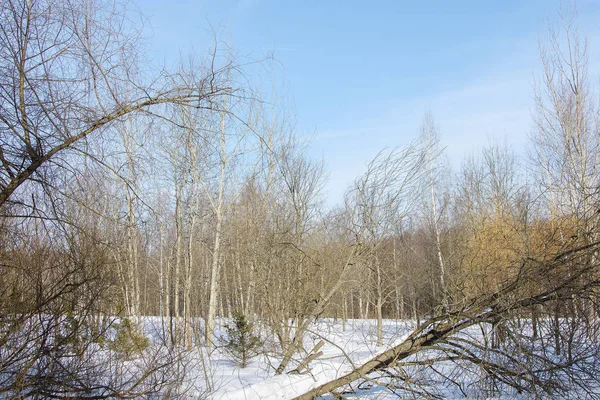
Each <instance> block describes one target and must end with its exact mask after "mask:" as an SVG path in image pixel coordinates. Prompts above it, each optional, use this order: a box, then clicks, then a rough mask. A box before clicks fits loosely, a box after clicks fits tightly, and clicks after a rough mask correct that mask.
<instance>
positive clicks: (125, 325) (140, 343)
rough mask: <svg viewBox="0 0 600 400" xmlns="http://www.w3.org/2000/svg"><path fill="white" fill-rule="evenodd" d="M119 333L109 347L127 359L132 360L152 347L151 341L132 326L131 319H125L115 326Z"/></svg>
mask: <svg viewBox="0 0 600 400" xmlns="http://www.w3.org/2000/svg"><path fill="white" fill-rule="evenodd" d="M115 329H116V331H117V333H116V335H115V338H114V339H113V340H112V341H110V343H109V345H108V347H109V348H110V349H111V350H113V351H115V352H117V353H120V354H122V355H124V356H125V358H131V357H132V356H133V355H135V354H139V353H141V352H142V351H144V350H145V349H146V348H147V347H148V346H150V340H149V339H148V338H147V337H146V336H144V335H143V334H142V333H141V332H139V330H138V329H137V328H136V327H135V326H133V325H132V324H131V321H130V320H129V318H123V320H121V322H120V323H118V324H116V325H115Z"/></svg>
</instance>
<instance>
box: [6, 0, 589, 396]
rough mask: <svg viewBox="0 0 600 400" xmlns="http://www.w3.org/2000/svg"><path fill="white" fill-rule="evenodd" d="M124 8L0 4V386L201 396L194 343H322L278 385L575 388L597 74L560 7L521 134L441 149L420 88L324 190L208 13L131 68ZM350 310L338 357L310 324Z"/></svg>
mask: <svg viewBox="0 0 600 400" xmlns="http://www.w3.org/2000/svg"><path fill="white" fill-rule="evenodd" d="M133 21H134V19H132V18H130V15H129V11H127V7H126V4H124V3H121V2H118V1H117V2H113V1H108V0H94V1H91V0H69V1H54V0H27V1H25V0H7V1H3V2H2V3H1V5H0V43H1V46H0V163H1V166H0V397H3V398H57V399H69V398H72V399H75V398H78V399H80V398H90V399H102V398H226V397H219V396H218V394H219V389H220V386H219V384H218V382H217V380H216V379H215V368H216V366H217V365H220V364H219V363H217V362H216V361H215V360H221V361H223V360H225V361H223V362H231V363H232V365H236V368H238V369H239V370H243V369H244V368H246V367H247V366H249V367H252V366H253V367H252V368H259V369H260V368H262V371H263V373H264V375H265V376H268V377H271V378H273V377H278V376H286V377H287V378H286V379H291V380H294V379H299V378H298V377H302V376H307V375H311V374H314V375H315V376H316V375H318V370H320V369H319V368H320V367H319V368H317V367H315V366H319V365H321V364H319V363H320V362H322V360H323V351H320V348H321V347H322V346H323V345H324V344H325V345H326V346H328V347H326V348H327V349H334V348H336V349H338V350H339V351H340V352H341V353H343V355H344V357H345V358H346V359H347V360H349V361H348V364H347V366H346V367H347V368H345V369H343V368H340V369H339V370H338V371H337V374H329V375H327V374H325V375H327V376H325V375H323V377H322V378H319V379H317V378H315V379H314V380H312V381H310V382H309V383H308V384H306V385H304V386H298V387H299V388H300V389H294V390H292V391H291V392H290V393H287V394H285V396H288V395H289V396H291V397H295V398H298V399H312V398H317V397H319V396H325V397H324V398H345V396H351V395H355V394H358V391H359V390H358V389H357V388H359V387H360V388H364V387H365V384H366V385H367V386H368V387H369V388H371V389H372V388H375V387H379V388H384V392H383V393H388V394H390V395H393V396H396V397H398V398H446V397H447V396H448V394H447V393H448V392H447V390H454V391H456V392H457V393H459V394H460V396H458V397H471V398H487V397H494V396H498V397H502V398H504V396H507V398H586V399H588V398H600V394H599V393H600V381H599V379H600V378H599V377H600V319H599V318H600V259H599V257H600V230H599V226H598V224H599V223H600V174H599V173H600V151H599V150H600V148H599V147H600V114H599V112H600V109H599V104H600V103H599V100H600V97H599V94H600V93H599V92H598V80H597V77H596V76H594V75H593V74H591V71H590V68H589V67H588V64H589V62H588V61H589V59H588V57H589V54H588V43H587V40H586V39H585V37H584V36H583V35H581V34H580V33H578V30H577V24H576V20H575V14H574V12H573V8H572V7H566V11H565V12H564V13H562V14H560V16H559V18H557V19H556V22H555V23H552V24H551V25H550V27H549V30H548V32H547V33H546V34H545V35H544V39H543V40H542V41H541V43H540V50H539V59H540V69H539V71H536V76H537V77H538V79H536V81H535V84H534V85H533V88H532V96H533V97H534V99H535V108H534V109H533V110H532V116H533V121H534V126H533V127H532V133H531V135H530V139H529V145H528V146H529V147H528V151H527V152H526V154H525V153H524V152H518V153H517V152H515V149H513V148H511V147H510V146H508V145H506V144H505V143H503V142H502V141H493V140H492V141H490V143H489V144H488V145H487V146H486V147H484V148H482V149H481V150H480V152H479V153H477V154H473V155H471V156H469V157H466V158H465V159H464V160H462V163H461V164H460V168H459V169H458V171H456V170H453V169H452V168H450V166H449V165H450V163H449V161H448V157H447V155H446V154H445V150H444V146H443V145H442V143H441V132H443V127H440V126H438V125H437V123H436V121H435V116H434V115H433V114H432V113H429V112H426V111H425V110H424V112H423V119H422V125H421V129H420V131H418V132H414V136H413V137H414V139H413V140H412V141H411V142H410V143H409V144H406V145H402V146H396V147H394V146H393V144H391V145H390V147H387V148H384V149H381V151H380V152H379V153H378V154H377V156H376V157H375V158H373V159H372V160H371V161H370V162H369V163H368V164H367V165H366V166H365V168H364V172H363V173H362V174H360V175H359V176H357V177H356V179H355V180H354V183H353V184H352V185H350V186H349V187H348V188H347V190H346V192H345V195H344V198H343V199H342V200H341V201H340V202H339V203H338V204H337V205H336V206H329V205H328V204H329V203H328V202H326V201H325V198H324V195H323V188H324V187H325V185H326V182H327V175H328V172H327V167H326V164H325V162H324V161H322V160H319V159H315V158H314V157H311V156H309V155H308V151H307V149H308V146H309V142H308V141H307V140H306V138H305V136H303V135H299V134H298V132H296V130H295V126H294V125H295V123H294V118H295V116H294V113H293V111H292V110H291V109H289V108H287V106H286V104H287V103H286V101H285V100H284V99H283V98H282V96H280V94H278V93H269V92H265V91H263V90H261V89H260V88H259V85H258V84H256V85H255V84H254V82H253V81H252V79H251V78H252V73H251V72H250V71H251V70H252V69H253V68H256V67H259V68H269V65H270V63H271V62H273V60H271V59H270V58H269V57H265V58H264V59H261V60H252V61H249V60H247V59H244V58H243V57H239V56H237V55H236V52H235V50H234V49H232V48H230V47H229V46H228V45H227V44H226V43H224V42H222V41H220V40H218V39H215V42H214V46H213V47H212V48H210V49H205V50H204V51H201V52H198V54H195V55H193V56H189V57H188V56H187V55H186V56H185V57H183V56H182V61H181V62H180V63H179V64H178V65H177V66H175V67H174V68H164V69H162V70H159V71H156V70H153V69H149V68H147V64H146V63H145V62H144V57H145V54H144V47H143V43H142V39H143V38H142V37H141V33H140V32H141V31H140V30H139V29H138V27H137V26H136V25H135V23H134V22H133ZM357 321H359V322H360V321H363V322H364V321H369V324H370V325H369V327H370V328H369V333H368V335H367V334H365V336H364V337H363V338H362V339H363V340H364V341H365V343H366V342H370V345H372V346H374V348H375V349H376V350H374V351H373V352H372V354H371V355H370V356H368V357H364V358H362V359H360V360H359V361H357V360H356V359H354V361H352V360H351V359H352V356H351V355H350V354H346V350H347V349H346V350H345V349H344V346H345V344H344V342H343V341H339V342H336V341H334V340H326V339H323V338H322V337H318V336H319V335H321V336H323V335H324V332H325V331H327V328H323V326H325V325H323V324H326V325H327V324H329V325H328V326H329V329H337V330H338V331H339V332H346V331H347V329H348V330H351V329H353V328H352V327H353V326H354V328H356V326H357V325H356V323H357ZM400 323H403V324H405V325H403V326H405V327H406V329H405V331H404V333H403V334H400V333H395V334H387V333H389V330H387V331H386V327H388V328H389V327H390V326H392V325H393V324H400ZM353 324H354V325H353ZM319 327H320V328H319ZM332 327H333V328H332ZM319 329H320V330H319ZM319 332H320V333H319ZM386 332H387V333H386ZM386 335H387V336H386ZM315 338H317V339H318V340H316V339H315ZM321 339H323V340H321ZM325 342H327V343H325ZM365 345H366V344H365ZM313 347H314V348H313ZM311 349H312V350H311ZM327 351H329V350H327ZM336 351H337V350H336ZM462 377H468V379H466V378H465V379H466V380H463V379H462ZM277 379H279V378H277ZM435 379H439V380H440V381H441V382H442V383H441V386H432V385H431V384H430V382H431V381H432V380H435ZM223 386H226V385H221V388H222V387H223ZM448 387H454V388H455V389H448ZM363 392H364V390H363ZM367 392H368V391H367ZM378 393H379V392H378ZM453 393H454V392H453ZM363 395H364V396H367V397H368V396H369V393H366V392H365V393H363ZM285 396H284V397H281V398H285ZM296 396H297V397H296ZM327 396H330V397H327ZM331 396H333V397H331ZM510 396H512V397H510ZM291 397H290V398H291ZM248 398H252V397H251V396H248ZM255 398H261V397H260V396H259V397H255ZM372 398H375V397H372ZM377 398H380V397H377Z"/></svg>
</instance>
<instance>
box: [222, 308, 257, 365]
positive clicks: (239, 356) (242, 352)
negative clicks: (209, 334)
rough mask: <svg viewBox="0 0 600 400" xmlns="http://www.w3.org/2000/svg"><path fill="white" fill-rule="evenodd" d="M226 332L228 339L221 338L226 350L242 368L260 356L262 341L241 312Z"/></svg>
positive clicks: (227, 327) (226, 328)
mask: <svg viewBox="0 0 600 400" xmlns="http://www.w3.org/2000/svg"><path fill="white" fill-rule="evenodd" d="M225 330H226V331H227V338H223V337H221V340H222V341H223V342H224V343H225V344H224V348H225V350H226V351H227V353H229V355H230V356H231V357H232V358H233V359H234V360H235V361H236V362H238V363H239V364H240V366H241V367H242V368H246V365H248V360H250V359H251V358H253V357H255V356H257V355H258V354H260V352H261V349H262V345H263V343H262V340H260V338H259V337H258V336H256V335H255V334H254V326H253V324H252V323H251V322H250V321H248V319H247V318H246V316H245V315H244V314H242V313H241V312H238V313H237V314H236V315H235V316H234V317H233V321H232V323H231V324H226V325H225Z"/></svg>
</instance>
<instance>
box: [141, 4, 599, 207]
mask: <svg viewBox="0 0 600 400" xmlns="http://www.w3.org/2000/svg"><path fill="white" fill-rule="evenodd" d="M137 6H138V8H139V9H140V11H142V13H144V14H145V15H146V16H148V17H149V18H150V24H151V26H152V29H151V31H150V30H149V31H148V33H149V34H150V35H151V36H150V37H149V41H150V43H149V44H150V47H151V49H152V51H151V56H152V57H154V58H156V59H159V60H160V59H164V60H165V61H167V63H169V62H171V60H173V62H174V60H175V59H177V58H178V56H179V54H180V52H181V53H186V52H188V51H191V49H192V48H194V49H196V50H198V49H200V50H202V49H203V48H206V47H207V46H210V44H211V35H210V30H211V26H212V27H213V28H214V29H216V30H217V31H218V32H220V35H221V39H222V40H224V41H226V42H228V43H230V44H231V46H232V47H233V49H234V50H235V51H237V52H238V53H239V54H243V55H250V56H251V57H253V58H260V57H261V56H262V55H264V54H266V53H267V52H271V51H272V52H274V54H275V57H276V59H277V60H278V62H280V63H281V68H280V70H279V73H278V75H279V76H278V78H277V79H278V80H279V81H283V82H284V84H285V87H286V90H285V92H286V94H287V96H288V97H289V100H290V101H291V102H292V103H293V104H294V105H295V110H296V111H295V114H296V115H295V118H296V120H297V125H296V129H297V131H298V133H299V134H303V135H313V136H314V138H313V141H312V144H311V148H310V153H311V155H312V156H314V157H322V158H323V159H324V160H325V162H326V163H327V165H328V169H329V171H330V182H329V184H328V185H327V188H326V191H327V193H326V194H327V195H328V197H329V198H328V201H327V202H328V204H334V203H336V202H337V201H339V200H341V197H342V194H343V192H344V190H345V188H346V186H347V185H348V184H349V183H350V182H351V181H352V180H353V179H354V178H355V176H356V175H357V174H359V173H360V172H361V171H362V170H363V169H364V165H365V163H366V162H368V161H369V160H370V159H371V158H372V157H373V156H374V155H375V154H376V153H377V152H378V151H379V150H381V149H382V148H384V147H386V146H395V145H401V144H403V143H407V142H408V141H410V140H411V139H413V138H414V137H416V136H417V135H418V132H419V126H420V123H421V120H422V118H423V116H424V114H425V113H426V112H428V111H429V112H431V113H432V114H433V116H434V118H435V120H436V122H437V124H438V125H439V127H440V130H441V135H442V143H443V144H444V145H445V146H446V149H447V154H448V157H449V159H450V160H451V165H453V166H454V167H457V166H459V165H460V160H461V159H462V157H464V155H466V154H469V153H471V152H475V151H477V149H478V148H480V147H481V146H483V145H484V144H485V143H487V141H488V140H489V138H496V139H500V140H506V142H507V143H508V144H509V145H511V146H512V147H513V148H514V149H515V150H516V151H517V152H520V153H523V152H524V148H525V146H526V143H527V136H528V135H529V133H530V131H531V128H532V122H531V110H532V100H533V89H532V87H533V82H534V78H535V76H536V75H537V74H538V73H539V72H540V64H539V58H538V39H539V38H543V37H544V35H545V34H546V32H547V26H548V22H549V21H556V20H557V14H558V10H559V8H560V2H559V1H558V0H531V1H527V0H525V1H516V0H506V1H484V0H479V1H460V0H455V1H441V0H440V1H412V2H408V1H371V2H364V1H360V2H359V1H310V0H305V1H275V0H240V1H206V0H205V1H198V0H196V1H194V0H185V1H183V0H182V1H179V0H172V1H159V0H138V1H137ZM577 8H578V25H579V28H580V31H581V33H583V34H585V35H587V36H588V38H589V39H590V45H591V46H590V67H591V71H590V72H591V76H593V77H594V79H596V80H597V78H596V76H597V73H598V67H600V56H599V55H598V51H597V50H598V49H599V48H600V47H599V46H600V27H599V26H598V23H597V22H598V21H599V19H598V17H600V2H599V1H594V0H580V1H579V2H578V3H577Z"/></svg>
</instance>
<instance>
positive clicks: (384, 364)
mask: <svg viewBox="0 0 600 400" xmlns="http://www.w3.org/2000/svg"><path fill="white" fill-rule="evenodd" d="M598 246H599V243H598V242H596V243H593V244H591V245H587V246H582V247H579V248H576V249H572V250H568V251H565V252H563V253H561V254H559V255H557V256H555V257H553V258H552V259H551V260H547V261H544V262H539V261H535V260H531V259H530V260H526V261H524V262H523V264H522V265H521V268H520V271H519V273H518V275H517V276H516V277H514V278H513V279H512V280H511V281H510V282H507V283H506V284H505V285H504V286H503V287H502V288H501V289H500V290H498V291H497V292H495V293H493V294H488V295H484V296H479V297H477V298H475V299H472V300H471V301H470V302H469V305H468V306H465V307H463V308H462V309H461V310H460V311H454V312H447V313H445V314H443V315H440V316H438V317H434V318H431V319H429V320H428V321H426V322H425V323H424V324H422V325H421V326H420V327H419V328H417V329H416V330H415V331H414V332H413V333H412V334H410V336H409V337H408V338H407V339H405V340H404V341H402V343H400V344H398V345H396V346H394V347H392V348H391V349H389V350H387V351H385V352H383V353H381V354H379V355H377V356H376V357H374V358H372V359H370V360H369V361H367V362H366V363H364V364H363V365H361V366H359V367H357V368H355V369H353V370H352V371H351V372H349V373H348V374H346V375H344V376H342V377H339V378H337V379H334V380H332V381H330V382H327V383H325V384H323V385H321V386H318V387H316V388H314V389H312V390H310V391H309V392H306V393H304V394H302V395H300V396H297V397H295V398H294V400H309V399H315V398H317V397H318V396H321V395H323V394H326V393H333V392H334V391H335V390H336V389H339V388H341V387H343V386H345V385H348V384H350V383H352V382H354V381H356V380H358V379H361V378H365V377H367V376H368V375H369V374H371V373H373V372H377V371H382V370H385V369H386V368H388V367H393V366H394V365H395V364H397V363H399V362H400V361H402V360H405V359H407V358H408V357H410V356H411V355H414V354H416V353H418V352H421V351H424V350H427V349H430V348H431V347H432V346H435V345H436V344H439V343H443V342H444V341H445V340H446V339H447V338H449V337H450V336H452V335H454V334H455V333H457V332H459V331H462V330H464V329H466V328H468V327H470V326H474V325H479V324H484V323H489V324H492V325H495V324H497V323H498V321H500V320H501V319H502V318H504V317H506V316H507V315H509V314H510V313H511V312H512V313H514V312H516V311H517V312H518V311H521V310H527V309H530V308H531V307H532V306H533V305H540V304H545V303H547V302H550V301H567V300H572V299H573V296H574V295H582V296H583V295H584V294H585V293H589V292H590V291H593V290H595V289H596V288H597V287H599V286H600V281H599V280H598V279H589V277H590V276H594V277H596V278H597V277H598V274H597V273H598V271H597V270H598V264H597V262H595V261H594V259H593V258H591V257H590V252H594V251H597V249H598ZM567 264H568V265H570V266H571V267H573V266H576V268H571V269H570V270H569V272H565V271H563V267H564V266H565V265H567ZM592 272H595V274H591V273H592ZM549 276H550V277H552V283H549V282H544V283H546V284H547V285H542V286H539V285H538V286H537V287H538V290H537V291H535V290H534V289H533V290H532V289H531V287H532V286H531V284H532V283H533V282H536V283H538V284H539V283H540V281H541V280H544V279H545V278H548V277H549ZM582 278H583V279H582ZM532 291H535V292H536V293H531V292H532ZM465 358H467V359H468V357H465ZM531 379H532V380H536V381H537V379H536V378H535V377H532V378H531ZM521 389H523V388H522V387H520V388H519V390H521Z"/></svg>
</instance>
